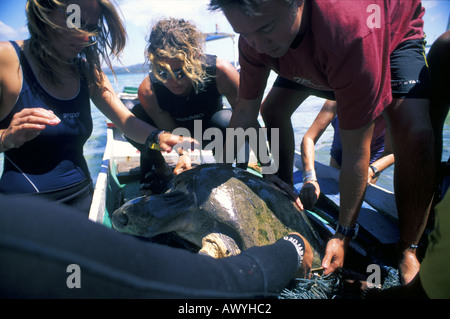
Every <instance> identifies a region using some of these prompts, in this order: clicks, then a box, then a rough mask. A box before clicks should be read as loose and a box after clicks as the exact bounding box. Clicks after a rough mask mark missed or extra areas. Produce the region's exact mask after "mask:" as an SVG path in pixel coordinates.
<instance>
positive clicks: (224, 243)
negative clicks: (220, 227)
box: [198, 233, 241, 258]
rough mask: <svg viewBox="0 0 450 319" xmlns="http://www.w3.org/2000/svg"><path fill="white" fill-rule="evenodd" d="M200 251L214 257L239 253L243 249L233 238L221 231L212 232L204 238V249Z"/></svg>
mask: <svg viewBox="0 0 450 319" xmlns="http://www.w3.org/2000/svg"><path fill="white" fill-rule="evenodd" d="M198 253H199V254H201V255H207V256H211V257H213V258H225V257H230V256H235V255H239V254H240V253H241V250H240V249H239V247H238V245H237V244H236V242H235V241H234V239H233V238H231V237H229V236H227V235H224V234H221V233H212V234H209V235H207V236H205V237H203V238H202V249H200V251H199V252H198Z"/></svg>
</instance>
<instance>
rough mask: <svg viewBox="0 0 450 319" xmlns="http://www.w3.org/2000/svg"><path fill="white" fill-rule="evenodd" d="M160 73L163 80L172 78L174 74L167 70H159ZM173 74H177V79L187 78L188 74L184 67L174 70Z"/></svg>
mask: <svg viewBox="0 0 450 319" xmlns="http://www.w3.org/2000/svg"><path fill="white" fill-rule="evenodd" d="M158 74H159V76H160V77H161V78H162V79H163V80H169V79H170V78H172V74H171V73H170V72H169V71H166V70H162V71H159V72H158ZM173 74H174V75H175V79H177V80H181V79H185V78H186V74H185V73H184V71H183V69H179V70H175V71H173Z"/></svg>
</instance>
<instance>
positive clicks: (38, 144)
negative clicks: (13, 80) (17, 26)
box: [0, 41, 92, 194]
mask: <svg viewBox="0 0 450 319" xmlns="http://www.w3.org/2000/svg"><path fill="white" fill-rule="evenodd" d="M11 44H12V45H13V46H14V48H15V49H16V52H17V55H18V57H19V61H20V65H21V68H22V88H21V91H20V94H19V97H18V99H17V102H16V104H15V105H14V107H13V109H12V110H11V112H10V114H9V115H8V116H7V117H6V118H5V119H3V120H2V121H0V128H1V129H5V128H7V127H8V126H9V124H10V122H11V120H12V117H13V116H14V114H15V113H18V112H20V111H21V110H23V109H24V108H36V107H40V108H44V109H48V110H52V111H53V112H54V113H55V115H56V116H58V117H59V118H60V119H61V122H60V123H59V124H58V125H56V126H47V127H46V128H45V129H44V130H43V131H42V133H41V134H40V135H39V136H38V137H36V138H34V139H32V140H30V141H28V142H26V143H25V144H23V145H22V146H21V147H19V148H16V149H11V150H8V151H6V152H5V153H4V155H5V159H4V168H3V174H2V177H1V179H0V192H4V193H20V194H23V193H36V192H43V191H50V190H57V189H60V188H63V187H67V186H70V185H74V184H76V183H79V182H82V181H84V180H86V179H90V174H89V169H88V166H87V163H86V160H85V158H84V156H83V145H84V144H85V142H86V141H87V139H88V138H89V136H90V135H91V133H92V118H91V107H90V100H89V88H88V84H87V81H86V79H85V78H83V77H82V78H81V80H80V90H79V92H78V94H77V95H76V96H75V97H74V98H72V99H58V98H55V97H53V96H52V95H50V94H49V93H48V92H47V91H46V90H45V89H44V88H43V87H42V86H41V85H40V83H39V81H38V80H37V78H36V77H35V75H34V73H33V71H32V69H31V67H30V65H29V63H28V61H27V59H26V58H25V55H24V54H23V52H22V50H21V49H20V47H19V46H18V45H17V43H16V42H12V41H11Z"/></svg>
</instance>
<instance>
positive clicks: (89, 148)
mask: <svg viewBox="0 0 450 319" xmlns="http://www.w3.org/2000/svg"><path fill="white" fill-rule="evenodd" d="M145 76H146V74H145V73H131V74H118V75H117V79H115V78H114V77H113V76H109V78H110V81H111V83H112V85H113V87H114V89H115V90H116V91H117V92H120V91H122V90H123V88H124V87H125V86H139V84H140V83H141V82H142V80H143V79H144V78H145ZM275 77H276V76H275V74H273V73H272V74H271V76H270V78H269V81H268V85H267V90H266V94H267V93H268V90H270V87H271V86H272V83H273V81H274V80H275ZM324 101H325V100H324V99H321V98H317V97H310V98H308V99H307V100H306V101H305V102H304V103H303V104H302V105H301V106H300V107H299V108H298V109H297V110H296V112H295V113H294V114H293V115H292V118H291V120H292V125H293V128H294V133H295V148H296V150H299V149H300V142H301V139H302V137H303V135H304V134H305V133H306V131H307V130H308V128H309V127H310V125H311V124H312V122H313V121H314V119H315V117H316V115H317V113H318V112H319V110H320V109H321V107H322V105H323V103H324ZM224 102H225V103H226V99H224ZM92 120H93V123H94V130H93V132H92V135H91V137H90V138H89V140H88V141H87V142H86V145H85V147H84V155H85V157H86V160H87V163H88V166H89V170H90V173H91V176H92V179H93V181H94V183H95V181H96V180H97V175H98V173H99V172H100V165H101V162H102V158H103V152H104V149H105V145H106V117H105V116H104V115H103V114H102V113H101V112H100V111H99V110H98V109H97V108H96V107H95V105H93V104H92ZM260 122H261V123H262V121H261V118H260ZM333 133H334V130H333V128H332V126H331V125H330V126H329V127H328V128H327V130H326V131H325V132H324V134H323V135H322V137H321V138H320V139H319V140H318V142H317V144H316V160H317V161H319V162H321V163H324V164H328V163H329V161H330V154H329V151H330V147H331V143H332V139H333ZM449 157H450V115H449V116H447V119H446V121H445V128H444V152H443V156H442V158H443V159H448V158H449ZM2 170H3V154H2V153H0V173H1V172H2ZM393 171H394V169H393V166H391V167H390V168H388V169H387V170H385V171H384V172H383V173H382V174H381V176H380V178H379V180H378V183H377V184H378V185H379V186H381V187H384V188H386V189H388V190H391V191H392V190H393Z"/></svg>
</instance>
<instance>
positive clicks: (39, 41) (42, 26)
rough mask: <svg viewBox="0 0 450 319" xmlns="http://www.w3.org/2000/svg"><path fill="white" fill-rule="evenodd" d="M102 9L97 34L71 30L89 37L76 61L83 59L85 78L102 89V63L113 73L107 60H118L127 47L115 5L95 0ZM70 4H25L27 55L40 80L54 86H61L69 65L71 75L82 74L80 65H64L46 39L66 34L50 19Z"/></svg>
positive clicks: (35, 0) (47, 0) (52, 0)
mask: <svg viewBox="0 0 450 319" xmlns="http://www.w3.org/2000/svg"><path fill="white" fill-rule="evenodd" d="M97 1H98V3H99V4H100V7H101V16H100V19H99V22H98V31H96V32H89V31H85V30H82V29H77V28H72V29H71V32H77V33H79V34H82V35H83V36H86V35H87V36H89V37H90V42H89V43H87V44H86V47H85V48H84V49H83V51H82V52H80V54H79V57H80V58H82V59H85V60H86V62H87V65H88V70H87V72H88V74H87V76H88V77H89V79H90V80H91V81H92V82H93V84H94V85H96V87H97V88H99V89H103V80H102V77H101V73H102V69H101V61H100V57H101V58H102V59H103V60H104V62H105V63H106V65H107V66H108V67H109V68H110V69H111V70H112V71H113V72H114V70H113V67H112V64H111V59H110V57H113V56H114V57H115V58H117V59H118V58H119V55H120V53H121V52H122V51H123V49H124V47H125V43H126V38H127V35H126V31H125V28H124V26H123V22H122V20H121V18H120V17H119V14H118V12H117V10H116V8H115V7H114V5H113V4H112V3H111V2H110V1H109V0H97ZM69 3H70V1H69V0H28V1H27V5H26V14H27V20H28V22H27V26H28V30H29V33H30V39H29V44H30V51H31V52H32V54H33V55H34V56H35V57H36V59H37V60H38V61H40V65H39V68H40V76H42V77H44V78H45V79H46V80H48V81H50V82H51V83H53V84H55V85H61V84H62V80H61V79H62V77H63V70H64V67H65V66H67V65H69V66H71V67H72V68H73V70H74V71H77V72H80V74H84V71H82V70H80V69H79V68H80V67H79V65H77V64H74V63H73V61H66V60H64V59H62V58H61V57H59V56H58V54H56V52H55V50H54V49H53V46H52V45H50V40H49V39H50V37H49V35H50V34H51V33H52V32H55V30H61V31H64V30H67V29H65V28H63V27H60V26H58V25H56V24H55V23H53V22H52V21H51V20H50V18H49V15H50V13H51V12H53V11H54V10H59V11H63V12H66V8H67V6H68V4H69Z"/></svg>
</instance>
